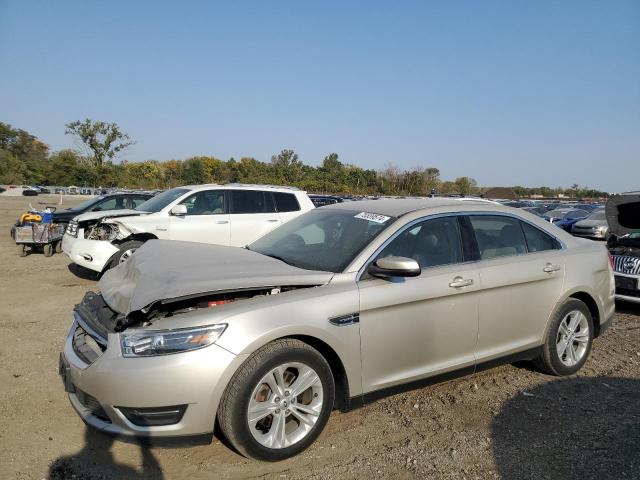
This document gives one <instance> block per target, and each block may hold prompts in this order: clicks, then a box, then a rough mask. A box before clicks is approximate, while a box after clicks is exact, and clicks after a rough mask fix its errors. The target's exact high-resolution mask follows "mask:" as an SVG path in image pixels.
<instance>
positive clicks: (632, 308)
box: [616, 302, 640, 316]
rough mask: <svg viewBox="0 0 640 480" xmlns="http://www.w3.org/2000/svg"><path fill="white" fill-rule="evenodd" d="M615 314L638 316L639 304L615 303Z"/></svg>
mask: <svg viewBox="0 0 640 480" xmlns="http://www.w3.org/2000/svg"><path fill="white" fill-rule="evenodd" d="M616 313H624V314H626V315H637V316H640V303H632V302H616Z"/></svg>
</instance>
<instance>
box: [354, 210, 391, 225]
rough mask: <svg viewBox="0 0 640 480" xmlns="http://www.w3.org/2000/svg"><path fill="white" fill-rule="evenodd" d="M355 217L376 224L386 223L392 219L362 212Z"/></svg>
mask: <svg viewBox="0 0 640 480" xmlns="http://www.w3.org/2000/svg"><path fill="white" fill-rule="evenodd" d="M354 217H355V218H361V219H362V220H369V221H370V222H376V223H384V222H386V221H387V220H389V219H390V218H391V217H387V216H385V215H378V214H377V213H369V212H360V213H359V214H357V215H354Z"/></svg>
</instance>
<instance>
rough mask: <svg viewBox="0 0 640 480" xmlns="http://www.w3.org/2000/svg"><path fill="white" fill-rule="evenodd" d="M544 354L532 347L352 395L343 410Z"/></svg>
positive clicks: (539, 349)
mask: <svg viewBox="0 0 640 480" xmlns="http://www.w3.org/2000/svg"><path fill="white" fill-rule="evenodd" d="M541 354H542V347H536V348H531V349H528V350H524V351H522V352H516V353H512V354H509V355H505V356H504V357H499V358H494V359H492V360H488V361H486V362H481V363H478V364H477V365H475V366H474V365H471V366H469V367H464V368H460V369H458V370H453V371H451V372H446V373H441V374H439V375H434V376H432V377H427V378H421V379H420V380H415V381H413V382H408V383H403V384H401V385H394V386H393V387H387V388H382V389H380V390H374V391H373V392H367V393H365V394H363V395H357V396H355V397H350V398H349V401H348V405H347V408H345V409H343V410H342V411H349V410H353V409H356V408H360V407H363V406H364V405H366V404H368V403H371V402H375V401H376V400H379V399H381V398H384V397H388V396H391V395H396V394H398V393H403V392H408V391H410V390H416V389H418V388H423V387H427V386H429V385H434V384H436V383H443V382H447V381H450V380H454V379H456V378H460V377H465V376H467V375H471V374H474V373H479V372H482V371H484V370H489V369H491V368H494V367H498V366H500V365H504V364H507V363H513V362H517V361H521V360H533V359H534V358H537V357H539V356H540V355H541Z"/></svg>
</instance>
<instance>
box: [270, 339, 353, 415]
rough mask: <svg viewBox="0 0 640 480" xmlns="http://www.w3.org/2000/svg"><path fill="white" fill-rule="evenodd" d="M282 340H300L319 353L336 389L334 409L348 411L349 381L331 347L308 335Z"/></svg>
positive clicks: (336, 354) (342, 365) (340, 361)
mask: <svg viewBox="0 0 640 480" xmlns="http://www.w3.org/2000/svg"><path fill="white" fill-rule="evenodd" d="M283 338H293V339H295V340H300V341H301V342H304V343H306V344H307V345H310V346H312V347H313V348H315V349H316V350H318V352H320V355H322V356H323V357H324V358H325V360H326V361H327V363H328V364H329V367H330V368H331V373H332V374H333V381H334V384H335V389H336V397H335V402H334V407H335V408H337V409H338V410H341V411H346V410H348V409H349V379H348V377H347V372H346V370H345V368H344V364H343V363H342V360H341V359H340V356H339V355H338V353H337V352H336V351H335V350H334V349H333V348H332V347H331V345H329V344H328V343H325V342H324V341H322V340H320V339H319V338H317V337H313V336H310V335H291V336H288V337H283Z"/></svg>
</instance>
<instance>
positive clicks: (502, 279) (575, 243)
mask: <svg viewBox="0 0 640 480" xmlns="http://www.w3.org/2000/svg"><path fill="white" fill-rule="evenodd" d="M99 287H100V288H101V293H100V294H95V293H88V294H87V295H86V296H85V298H84V299H83V300H82V302H81V303H80V304H79V305H77V306H76V308H75V310H74V320H73V324H72V326H71V329H70V331H69V334H68V337H67V340H66V344H65V347H64V352H63V353H62V354H61V356H60V373H61V375H62V377H63V380H64V384H65V388H66V391H67V392H68V394H69V399H70V401H71V403H72V405H73V407H74V408H75V409H76V410H77V412H78V413H79V414H80V416H81V417H82V418H83V419H84V421H85V422H86V423H88V424H89V425H91V426H93V427H95V428H98V429H101V430H104V431H107V432H112V433H116V434H121V435H130V436H143V437H168V436H187V435H199V434H210V432H212V431H213V429H214V425H215V423H216V422H217V423H218V424H219V425H220V429H221V431H222V433H223V434H224V435H225V436H226V438H227V439H228V441H229V442H230V443H231V444H232V445H233V446H234V447H235V448H236V449H237V450H238V451H239V452H241V453H242V454H244V455H246V456H248V457H253V458H256V459H262V460H271V461H273V460H281V459H284V458H287V457H291V456H293V455H295V454H297V453H299V452H301V451H302V450H303V449H305V448H306V447H307V446H309V445H310V444H311V443H312V442H313V441H314V440H315V439H316V438H317V436H318V435H319V434H320V432H321V431H322V429H323V428H324V426H325V424H326V422H327V420H328V418H329V414H330V412H331V411H332V410H333V409H339V410H343V411H344V410H348V409H351V408H354V407H358V406H361V405H363V404H364V403H366V402H370V401H372V400H375V399H377V398H379V397H382V396H384V395H389V394H392V393H395V392H398V391H401V390H406V389H410V388H416V387H419V386H424V385H427V384H430V383H433V382H436V381H439V380H443V379H450V378H453V377H456V376H459V375H464V374H470V373H474V372H477V371H479V370H481V369H484V368H487V367H489V366H494V365H497V364H500V363H504V362H512V361H515V360H517V359H529V360H534V361H535V363H536V365H538V366H539V368H541V369H542V370H543V371H545V372H547V373H550V374H553V375H570V374H573V373H575V372H576V371H577V370H579V369H580V368H581V367H582V365H583V364H584V363H585V361H586V360H587V357H588V356H589V352H590V350H591V346H592V341H593V339H594V338H595V337H597V336H598V335H599V334H600V333H601V332H603V331H604V329H605V328H606V327H607V326H608V325H609V324H610V322H611V320H610V319H611V318H612V315H613V313H614V289H615V288H614V279H613V271H612V267H611V264H610V261H609V257H608V254H607V251H606V249H605V247H604V246H603V245H601V244H597V243H594V242H590V241H587V240H584V239H578V238H574V237H572V236H571V235H569V234H567V233H566V232H564V231H562V230H560V229H557V228H555V227H554V226H553V225H551V224H550V223H548V222H545V221H544V220H542V219H541V218H539V217H536V216H535V215H532V214H529V213H527V212H522V211H519V210H516V209H512V208H508V207H503V206H501V205H497V204H494V203H489V202H484V201H474V200H462V201H461V200H455V199H441V198H434V199H406V200H377V201H366V200H365V201H362V202H350V203H339V204H335V205H330V206H326V207H323V208H319V209H316V210H313V211H310V212H308V213H305V214H304V215H301V216H300V217H298V218H295V219H293V220H291V221H290V222H288V223H286V224H284V225H282V226H281V227H278V228H277V229H275V230H273V231H272V232H270V233H268V234H266V235H265V236H264V237H262V238H260V239H259V240H257V241H255V242H254V243H252V244H251V245H249V246H247V247H246V248H237V247H226V246H215V245H204V244H197V243H187V242H168V241H164V240H153V241H150V242H147V243H146V244H145V245H143V246H142V247H141V248H140V249H139V250H138V251H137V252H136V254H135V255H133V256H132V257H131V258H130V259H129V260H127V261H126V262H124V263H123V264H121V265H119V266H118V267H116V268H115V269H113V270H111V271H109V272H107V273H106V274H105V275H104V277H103V278H102V280H101V281H100V284H99Z"/></svg>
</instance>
